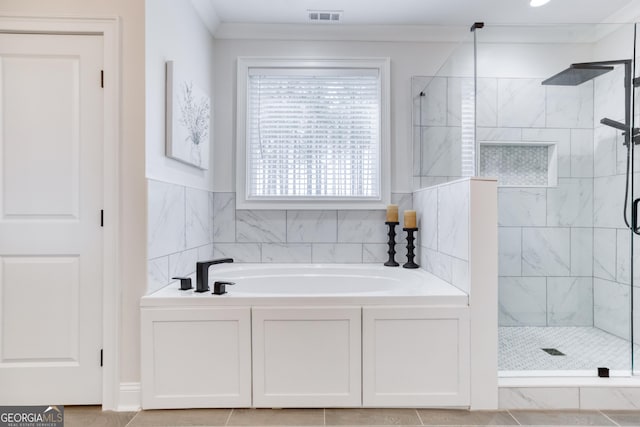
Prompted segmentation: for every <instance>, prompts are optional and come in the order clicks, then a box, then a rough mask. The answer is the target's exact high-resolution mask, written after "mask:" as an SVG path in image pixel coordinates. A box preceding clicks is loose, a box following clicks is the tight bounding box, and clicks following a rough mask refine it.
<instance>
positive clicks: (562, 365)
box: [498, 326, 640, 371]
mask: <svg viewBox="0 0 640 427" xmlns="http://www.w3.org/2000/svg"><path fill="white" fill-rule="evenodd" d="M498 343H499V344H498V369H499V370H500V371H531V370H535V371H546V370H570V371H574V370H593V371H595V369H596V368H598V367H606V368H609V369H611V370H629V369H630V363H631V362H630V357H631V356H630V344H629V341H627V340H624V339H621V338H618V337H616V336H615V335H611V334H609V333H607V332H604V331H603V330H601V329H598V328H593V327H556V326H547V327H533V326H504V327H500V328H498ZM543 348H554V349H557V350H559V351H560V352H562V353H564V354H565V356H552V355H550V354H548V353H546V352H545V351H543V350H542V349H543ZM635 351H636V353H635V354H636V355H640V346H638V345H636V346H635Z"/></svg>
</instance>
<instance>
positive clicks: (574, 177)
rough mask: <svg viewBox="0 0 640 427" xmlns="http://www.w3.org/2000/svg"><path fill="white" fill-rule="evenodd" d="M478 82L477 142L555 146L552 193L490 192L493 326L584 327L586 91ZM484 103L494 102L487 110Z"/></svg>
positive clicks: (588, 231)
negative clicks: (494, 249)
mask: <svg viewBox="0 0 640 427" xmlns="http://www.w3.org/2000/svg"><path fill="white" fill-rule="evenodd" d="M541 81H542V79H514V78H500V79H481V82H480V83H479V86H482V87H483V89H482V90H480V91H479V93H478V97H479V98H480V97H482V98H485V99H486V100H482V101H480V100H479V102H478V108H479V109H482V112H481V113H480V112H479V113H478V128H477V140H478V141H479V142H483V141H490V142H497V141H502V142H505V141H508V142H510V143H514V144H519V143H522V144H527V143H530V142H545V143H555V144H556V147H557V162H558V184H557V186H556V187H500V188H499V189H498V226H499V228H498V242H499V244H498V247H499V261H498V268H499V296H498V298H499V322H500V325H502V326H515V325H527V326H591V325H593V322H594V315H593V306H594V304H593V223H594V219H593V217H594V214H593V212H594V210H593V205H594V194H593V138H594V136H593V122H594V116H593V114H594V96H593V91H594V86H593V82H587V83H584V84H582V85H580V86H575V87H562V86H542V85H541ZM489 99H491V100H495V102H494V103H493V104H491V103H490V102H489Z"/></svg>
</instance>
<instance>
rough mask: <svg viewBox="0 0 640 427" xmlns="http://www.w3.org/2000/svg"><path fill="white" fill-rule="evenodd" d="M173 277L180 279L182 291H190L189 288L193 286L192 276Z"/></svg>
mask: <svg viewBox="0 0 640 427" xmlns="http://www.w3.org/2000/svg"><path fill="white" fill-rule="evenodd" d="M172 279H173V280H180V290H181V291H188V290H189V289H192V288H193V286H191V277H172Z"/></svg>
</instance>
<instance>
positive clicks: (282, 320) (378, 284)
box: [141, 263, 471, 409]
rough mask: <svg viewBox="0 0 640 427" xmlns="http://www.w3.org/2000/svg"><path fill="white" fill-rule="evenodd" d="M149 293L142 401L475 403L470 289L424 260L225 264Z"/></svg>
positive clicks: (206, 404)
mask: <svg viewBox="0 0 640 427" xmlns="http://www.w3.org/2000/svg"><path fill="white" fill-rule="evenodd" d="M214 281H230V282H235V285H234V286H229V287H228V293H227V294H225V295H213V294H212V292H211V291H209V292H206V293H195V292H194V291H193V290H189V291H180V290H179V284H178V283H177V282H176V283H172V284H171V285H169V286H167V287H165V288H164V289H161V290H159V291H157V292H155V293H154V294H151V295H148V296H145V297H143V298H142V300H141V325H142V328H141V337H142V348H141V356H142V358H141V361H142V406H143V408H144V409H160V408H198V407H201V408H214V407H224V408H228V407H264V408H271V407H278V408H286V407H291V408H310V407H416V406H419V407H463V408H467V407H469V405H470V390H471V387H470V365H471V363H470V322H469V317H470V316H469V311H470V308H469V298H468V297H467V295H466V294H465V293H464V292H462V291H461V290H459V289H457V288H455V287H454V286H452V285H450V284H448V283H446V282H444V281H443V280H441V279H439V278H437V277H435V276H433V275H432V274H429V273H427V272H425V271H423V270H409V269H404V268H402V267H397V268H392V267H384V266H381V265H355V264H353V265H346V264H339V265H334V264H327V265H317V264H314V265H307V264H304V265H302V264H240V263H237V264H235V263H234V264H222V265H214V266H212V267H211V268H210V270H209V286H210V288H213V282H214Z"/></svg>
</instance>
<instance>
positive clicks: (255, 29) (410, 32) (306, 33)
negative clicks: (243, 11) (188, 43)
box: [214, 22, 471, 42]
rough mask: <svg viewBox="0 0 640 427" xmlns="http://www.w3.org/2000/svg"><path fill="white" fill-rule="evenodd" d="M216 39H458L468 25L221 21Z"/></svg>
mask: <svg viewBox="0 0 640 427" xmlns="http://www.w3.org/2000/svg"><path fill="white" fill-rule="evenodd" d="M214 37H215V38H216V39H235V40H256V39H257V40H305V41H309V40H316V41H378V42H460V41H462V40H465V39H467V38H469V37H471V33H470V32H469V27H468V26H460V25H458V26H453V25H449V26H444V25H443V26H435V25H344V24H245V23H224V22H223V23H221V24H220V25H218V28H217V29H216V32H215V34H214Z"/></svg>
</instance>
